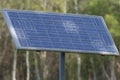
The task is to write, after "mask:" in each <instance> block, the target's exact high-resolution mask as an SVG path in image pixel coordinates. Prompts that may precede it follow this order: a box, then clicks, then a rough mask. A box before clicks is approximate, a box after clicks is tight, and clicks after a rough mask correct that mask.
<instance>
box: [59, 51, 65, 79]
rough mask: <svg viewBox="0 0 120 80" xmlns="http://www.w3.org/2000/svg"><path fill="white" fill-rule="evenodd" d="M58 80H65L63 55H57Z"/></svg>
mask: <svg viewBox="0 0 120 80" xmlns="http://www.w3.org/2000/svg"><path fill="white" fill-rule="evenodd" d="M59 80H65V53H64V52H61V53H60V55H59Z"/></svg>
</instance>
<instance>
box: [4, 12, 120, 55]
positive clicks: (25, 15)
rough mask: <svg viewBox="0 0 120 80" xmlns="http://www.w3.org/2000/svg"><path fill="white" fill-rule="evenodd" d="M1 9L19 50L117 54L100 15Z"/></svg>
mask: <svg viewBox="0 0 120 80" xmlns="http://www.w3.org/2000/svg"><path fill="white" fill-rule="evenodd" d="M2 12H3V16H4V18H5V20H6V22H7V25H8V28H9V31H10V33H11V35H12V37H13V40H14V43H15V45H16V48H17V49H24V50H26V49H28V50H52V51H61V52H82V53H96V54H97V53H98V54H111V55H118V50H117V48H116V46H115V44H114V42H113V40H112V37H111V36H110V34H109V31H108V29H107V27H106V24H105V22H104V19H103V18H102V17H101V16H89V15H75V14H62V13H49V12H36V11H24V10H23V11H19V10H3V11H2Z"/></svg>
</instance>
